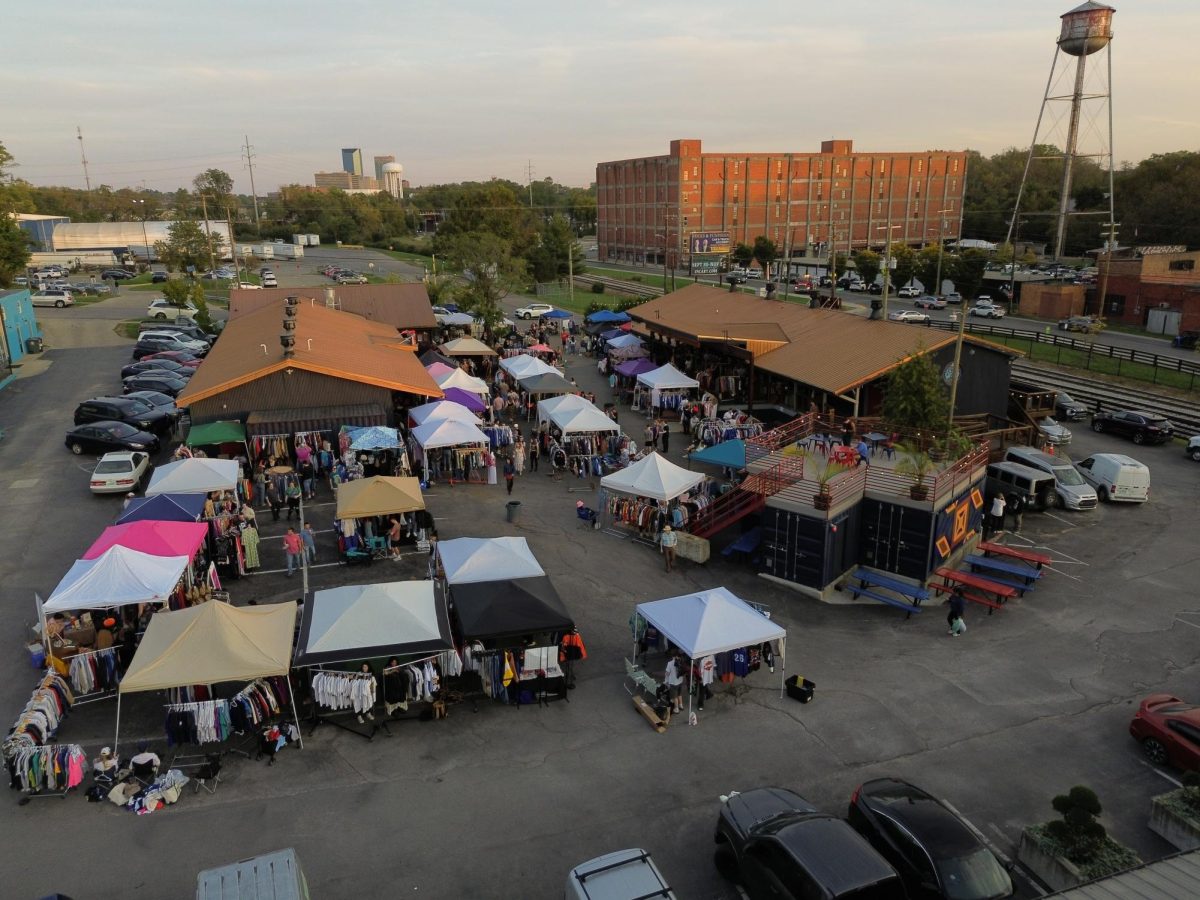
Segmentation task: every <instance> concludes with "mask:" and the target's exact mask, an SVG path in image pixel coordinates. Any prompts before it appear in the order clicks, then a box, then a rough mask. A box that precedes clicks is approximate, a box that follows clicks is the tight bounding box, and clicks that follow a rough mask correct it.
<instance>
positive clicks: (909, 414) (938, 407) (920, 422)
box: [883, 347, 950, 432]
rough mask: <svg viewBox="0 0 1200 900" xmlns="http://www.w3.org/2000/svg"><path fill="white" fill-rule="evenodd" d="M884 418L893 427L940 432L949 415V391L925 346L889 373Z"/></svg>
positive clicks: (884, 400)
mask: <svg viewBox="0 0 1200 900" xmlns="http://www.w3.org/2000/svg"><path fill="white" fill-rule="evenodd" d="M883 417H884V419H885V420H886V421H887V422H888V423H889V424H890V425H891V426H892V427H894V428H897V429H905V430H910V431H922V432H940V431H943V430H944V429H945V427H946V421H947V420H948V419H949V417H950V392H949V389H948V388H947V387H946V383H945V382H944V381H943V380H942V374H941V372H939V371H938V367H937V364H936V363H935V362H934V361H933V358H932V357H931V356H930V354H929V353H927V352H926V351H925V348H924V347H918V348H917V349H916V350H915V351H914V352H913V355H912V357H910V358H909V359H907V360H905V361H904V362H902V363H901V364H900V365H898V366H896V368H894V369H892V371H891V372H890V373H889V374H888V378H887V389H886V390H885V391H884V395H883Z"/></svg>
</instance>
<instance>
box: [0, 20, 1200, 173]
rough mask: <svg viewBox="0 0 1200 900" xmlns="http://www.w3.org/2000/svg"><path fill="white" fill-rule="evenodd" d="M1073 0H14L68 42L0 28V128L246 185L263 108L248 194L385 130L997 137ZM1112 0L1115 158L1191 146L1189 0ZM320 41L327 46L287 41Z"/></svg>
mask: <svg viewBox="0 0 1200 900" xmlns="http://www.w3.org/2000/svg"><path fill="white" fill-rule="evenodd" d="M1075 5H1077V3H1076V2H1075V0H1065V2H1062V3H1061V4H1058V3H1047V2H1045V0H1012V2H1009V3H1007V4H1005V5H1004V7H1003V10H1002V14H1000V11H999V10H998V9H996V8H994V7H993V8H991V12H990V13H986V15H985V12H986V8H985V7H983V6H982V5H980V4H966V3H961V2H957V0H918V2H917V4H915V12H916V14H914V5H908V6H902V5H899V4H892V5H886V6H885V5H883V4H880V3H878V2H869V0H847V2H844V3H842V4H837V5H834V4H827V5H824V6H821V7H813V8H809V7H808V6H805V7H803V8H802V9H800V10H798V9H797V7H796V5H795V4H794V3H785V2H777V0H766V2H764V3H763V4H760V6H758V7H756V8H755V13H754V15H753V16H749V15H745V16H741V15H735V14H731V13H730V8H729V7H728V5H727V4H722V3H717V2H712V0H692V2H686V3H684V2H677V0H664V2H661V3H657V4H636V3H632V2H629V0H610V2H598V3H595V4H589V5H587V6H583V5H579V6H576V5H573V4H565V5H564V4H561V3H555V2H550V0H529V2H525V3H522V4H518V5H513V6H505V7H495V6H493V5H492V4H486V3H482V2H479V0H464V2H462V3H459V4H456V5H454V6H452V7H449V6H447V7H443V6H440V5H439V6H434V5H429V6H423V7H414V8H411V9H408V8H405V9H404V10H403V16H402V18H403V24H404V27H403V29H402V30H395V29H387V28H381V27H380V16H386V15H388V14H389V13H388V12H387V9H388V8H385V7H382V6H379V5H377V4H371V3H365V2H361V0H359V2H354V0H351V3H349V4H348V5H344V6H343V7H342V8H340V10H339V15H338V16H337V19H336V23H331V22H330V20H329V10H328V7H327V6H326V5H324V4H320V3H316V2H314V0H294V2H293V3H292V4H290V5H289V8H288V15H287V16H285V17H282V18H276V19H273V20H272V25H271V30H270V40H264V39H263V33H262V32H260V31H258V30H256V29H254V28H244V29H230V28H229V27H228V24H229V21H230V19H229V16H232V15H234V14H235V13H239V12H240V11H241V10H242V9H243V7H240V6H235V5H234V4H232V3H230V2H228V0H214V2H213V3H210V4H205V5H202V6H182V5H181V6H178V7H172V8H171V9H170V11H169V13H165V12H164V11H163V7H162V6H161V4H157V5H154V4H150V3H148V2H144V0H133V2H131V3H129V4H126V5H125V6H123V7H122V13H121V15H120V16H116V15H114V14H113V12H112V9H111V7H106V6H103V5H96V4H92V3H84V2H82V0H63V2H61V3H58V4H53V5H46V4H42V5H32V6H31V5H28V4H26V5H19V6H16V7H14V8H13V9H11V10H7V11H6V23H7V24H8V25H9V26H10V29H11V31H12V33H14V34H45V33H50V32H51V31H52V32H53V34H54V41H55V47H56V53H55V54H54V56H53V60H52V61H51V60H50V59H49V58H48V57H47V55H46V53H45V47H44V46H42V44H41V43H40V42H38V41H17V42H12V46H11V47H9V48H8V52H7V55H6V59H5V71H6V97H5V105H6V113H7V114H6V116H5V121H6V125H7V127H6V129H5V130H4V133H3V134H0V141H2V142H3V143H4V145H5V146H6V147H7V148H8V150H9V151H10V152H11V153H12V154H13V155H14V157H15V158H16V163H17V165H16V166H15V167H14V168H13V170H12V171H13V174H14V175H15V176H16V177H18V178H23V179H25V180H27V181H29V182H31V183H32V184H35V185H51V184H53V185H65V186H74V187H83V185H84V180H83V170H82V166H81V164H80V146H79V142H78V141H77V140H76V138H75V127H76V126H77V125H78V126H80V127H81V128H82V131H83V138H84V143H85V149H86V153H87V158H88V162H89V171H90V174H91V180H92V184H93V185H100V184H106V185H110V186H112V187H114V188H119V187H134V188H136V187H140V186H142V185H143V183H144V184H145V186H147V187H149V188H154V189H157V190H175V189H178V188H180V187H189V186H190V183H191V180H192V178H193V176H195V175H196V174H197V173H199V172H201V171H203V170H205V169H207V168H219V169H223V170H224V171H226V172H228V173H229V174H230V175H231V176H233V178H234V181H235V186H236V190H237V191H239V192H240V193H249V189H250V184H249V177H248V173H247V170H246V168H245V165H244V159H243V157H242V154H241V147H240V145H241V144H242V142H243V135H245V134H249V137H250V143H251V144H252V145H253V149H254V154H255V157H254V165H255V181H256V183H257V185H258V189H259V193H260V194H262V193H268V192H270V191H274V190H276V189H277V187H278V186H279V185H281V184H293V183H294V184H311V183H312V173H313V172H317V171H322V170H327V169H330V168H333V166H332V165H331V163H333V161H334V160H336V159H337V158H338V157H337V155H336V154H338V152H339V150H340V148H342V147H343V146H345V145H347V144H351V143H352V144H353V146H356V147H361V148H364V150H365V151H366V153H368V154H374V153H376V152H379V151H385V152H387V153H389V154H394V155H395V156H396V158H397V159H398V160H403V162H404V167H405V173H406V177H407V178H408V179H409V180H410V181H411V182H412V183H413V184H414V185H422V184H435V183H441V182H448V181H466V180H479V181H483V180H487V179H489V178H492V177H499V178H508V179H511V180H513V181H517V182H524V181H525V178H526V165H527V162H528V161H530V160H532V168H533V176H534V178H536V179H541V178H545V177H551V178H553V179H554V180H555V181H558V182H560V183H564V184H569V185H578V186H584V185H587V184H589V183H591V182H592V181H594V180H595V167H596V164H597V163H598V162H602V161H608V160H616V159H624V158H631V157H639V156H645V155H647V154H651V153H655V152H659V151H660V149H661V148H663V147H664V146H665V145H666V144H667V142H668V141H670V140H672V139H675V138H699V139H701V140H703V141H704V146H705V149H706V150H708V149H711V150H712V151H714V152H715V151H722V152H730V153H736V152H739V151H742V150H751V149H758V150H764V149H766V150H773V149H778V150H784V149H789V148H790V149H799V148H813V149H816V148H817V147H819V145H820V142H821V141H822V140H827V139H830V138H835V137H836V138H848V139H852V140H853V141H854V142H855V146H856V147H858V148H861V149H863V150H865V151H878V152H901V151H915V150H924V149H945V150H963V149H973V150H978V151H980V152H982V153H984V154H985V155H991V154H993V153H996V152H999V151H1001V150H1003V149H1005V148H1008V147H1024V146H1026V145H1027V144H1028V142H1029V140H1030V138H1031V137H1032V134H1033V127H1034V120H1035V118H1036V116H1037V111H1038V106H1039V103H1040V100H1041V96H1042V93H1043V91H1044V88H1045V82H1046V75H1047V72H1048V70H1049V65H1050V60H1051V57H1052V55H1053V53H1054V41H1055V38H1056V37H1057V34H1058V25H1059V19H1058V17H1059V16H1060V15H1061V14H1062V13H1065V12H1067V11H1068V10H1070V9H1071V8H1072V7H1073V6H1075ZM1113 5H1114V6H1115V7H1116V9H1117V12H1116V15H1115V17H1114V31H1115V34H1116V37H1115V39H1114V42H1113V96H1114V101H1113V103H1114V106H1113V111H1114V127H1115V132H1116V136H1115V141H1114V156H1115V159H1116V161H1117V163H1118V165H1119V164H1120V163H1121V162H1123V161H1138V160H1140V159H1143V158H1145V157H1146V156H1148V155H1150V154H1152V153H1166V152H1171V151H1175V150H1181V149H1194V148H1196V147H1197V145H1200V120H1197V119H1196V118H1195V117H1192V116H1189V115H1188V114H1187V113H1186V112H1183V111H1185V110H1187V109H1190V108H1191V107H1192V105H1193V103H1192V98H1191V93H1192V91H1193V86H1194V85H1195V84H1197V83H1200V61H1198V59H1197V55H1196V54H1195V52H1194V49H1193V44H1194V40H1195V39H1194V35H1195V34H1197V33H1200V4H1197V3H1195V2H1194V0H1159V2H1156V3H1154V4H1145V3H1143V4H1141V5H1133V4H1128V5H1122V4H1121V3H1115V2H1114V4H1113ZM396 14H397V15H399V14H400V13H399V11H397V13H396ZM334 25H335V26H336V27H334ZM313 46H320V48H321V52H320V55H319V57H314V56H313V55H312V54H311V53H308V52H307V51H305V52H298V48H307V47H313ZM1096 59H1098V58H1096ZM1085 127H1088V123H1085Z"/></svg>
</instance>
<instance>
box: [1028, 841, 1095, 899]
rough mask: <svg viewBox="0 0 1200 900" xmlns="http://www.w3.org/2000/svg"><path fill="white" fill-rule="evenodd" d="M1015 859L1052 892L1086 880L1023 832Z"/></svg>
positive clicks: (1067, 862) (1071, 866)
mask: <svg viewBox="0 0 1200 900" xmlns="http://www.w3.org/2000/svg"><path fill="white" fill-rule="evenodd" d="M1017 859H1019V860H1020V861H1021V863H1023V864H1024V866H1025V867H1026V868H1027V869H1029V871H1030V872H1032V873H1033V874H1034V875H1035V876H1037V879H1038V880H1039V881H1040V882H1042V883H1043V884H1044V885H1046V887H1048V888H1050V889H1051V890H1053V891H1065V890H1066V889H1067V888H1073V887H1075V886H1076V885H1078V884H1083V882H1085V881H1086V880H1087V879H1086V878H1084V877H1083V875H1081V874H1080V872H1079V870H1078V869H1077V868H1075V866H1074V865H1073V864H1072V863H1071V862H1070V861H1069V860H1066V859H1063V858H1062V857H1061V856H1053V855H1052V854H1049V853H1047V852H1046V851H1045V850H1043V849H1042V848H1041V847H1040V846H1039V845H1038V843H1037V841H1035V840H1033V839H1032V838H1031V837H1030V836H1029V835H1028V834H1027V833H1026V832H1025V831H1022V832H1021V843H1020V844H1018V845H1017Z"/></svg>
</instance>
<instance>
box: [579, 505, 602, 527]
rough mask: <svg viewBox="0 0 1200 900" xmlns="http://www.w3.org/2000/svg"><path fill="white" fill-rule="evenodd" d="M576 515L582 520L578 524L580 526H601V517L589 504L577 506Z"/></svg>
mask: <svg viewBox="0 0 1200 900" xmlns="http://www.w3.org/2000/svg"><path fill="white" fill-rule="evenodd" d="M575 517H576V518H578V519H579V520H580V524H579V525H578V526H576V527H578V528H591V529H597V528H599V527H600V517H599V516H598V515H597V514H596V511H595V510H594V509H591V508H589V507H587V506H576V507H575Z"/></svg>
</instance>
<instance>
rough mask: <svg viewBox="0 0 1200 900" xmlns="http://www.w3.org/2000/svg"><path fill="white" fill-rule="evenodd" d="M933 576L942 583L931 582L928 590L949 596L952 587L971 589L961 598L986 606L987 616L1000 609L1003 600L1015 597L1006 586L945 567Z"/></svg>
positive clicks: (1014, 589) (1013, 590) (1012, 589)
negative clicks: (993, 597) (941, 580)
mask: <svg viewBox="0 0 1200 900" xmlns="http://www.w3.org/2000/svg"><path fill="white" fill-rule="evenodd" d="M934 574H935V575H937V576H938V577H939V578H942V579H943V581H944V583H943V584H937V583H935V582H932V581H931V582H930V583H929V588H930V590H934V591H939V592H941V593H943V594H949V593H951V592H952V591H953V590H954V585H958V586H959V587H963V588H972V589H973V590H969V591H963V597H964V598H965V599H967V600H970V601H972V602H973V603H978V604H980V605H982V606H986V607H987V608H988V615H989V616H990V615H991V614H992V610H995V609H1000V608H1001V606H1000V605H1001V604H1002V603H1003V602H1004V601H1005V600H1009V599H1011V598H1013V597H1015V596H1017V590H1016V588H1011V587H1009V586H1008V585H1006V584H997V583H996V582H994V581H992V580H991V579H989V578H984V577H982V576H980V575H973V574H971V573H970V572H956V571H955V570H954V569H947V568H946V567H945V566H942V567H941V568H940V569H938V570H937V571H936V572H934ZM987 594H992V595H994V596H995V598H996V599H995V600H993V599H991V598H990V597H988V596H986V595H987Z"/></svg>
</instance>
